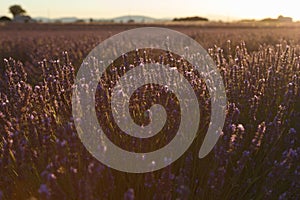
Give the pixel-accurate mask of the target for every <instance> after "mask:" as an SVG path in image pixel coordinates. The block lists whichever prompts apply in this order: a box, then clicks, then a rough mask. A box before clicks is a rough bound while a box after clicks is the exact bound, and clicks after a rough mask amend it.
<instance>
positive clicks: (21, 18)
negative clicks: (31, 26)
mask: <svg viewBox="0 0 300 200" xmlns="http://www.w3.org/2000/svg"><path fill="white" fill-rule="evenodd" d="M12 21H13V22H16V23H32V22H36V21H35V20H34V19H32V18H31V17H30V16H27V15H16V16H14V18H13V20H12Z"/></svg>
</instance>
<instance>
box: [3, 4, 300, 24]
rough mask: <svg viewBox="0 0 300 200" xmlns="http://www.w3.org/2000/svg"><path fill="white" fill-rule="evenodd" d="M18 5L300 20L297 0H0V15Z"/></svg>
mask: <svg viewBox="0 0 300 200" xmlns="http://www.w3.org/2000/svg"><path fill="white" fill-rule="evenodd" d="M13 4H19V5H21V6H22V7H23V8H24V9H25V10H26V11H27V13H28V14H29V15H31V16H33V17H38V16H39V17H40V16H43V17H50V18H56V17H73V16H76V17H79V18H91V17H92V18H111V17H117V16H122V15H146V16H151V17H156V18H166V17H168V18H172V17H183V16H196V15H198V16H204V17H208V18H209V19H221V20H224V21H226V20H232V19H241V18H242V19H244V18H250V19H253V18H255V19H261V18H265V17H273V18H275V17H277V16H278V15H280V14H282V15H284V16H290V17H293V18H294V20H300V6H298V5H299V1H298V0H285V1H279V0H247V1H246V0H184V1H183V0H144V1H142V0H47V1H46V0H0V16H1V15H9V12H8V8H9V6H10V5H13Z"/></svg>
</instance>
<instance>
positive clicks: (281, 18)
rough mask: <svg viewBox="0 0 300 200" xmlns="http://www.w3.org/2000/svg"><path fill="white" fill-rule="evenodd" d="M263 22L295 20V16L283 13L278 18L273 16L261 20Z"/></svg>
mask: <svg viewBox="0 0 300 200" xmlns="http://www.w3.org/2000/svg"><path fill="white" fill-rule="evenodd" d="M261 21H262V22H293V18H291V17H284V16H282V15H280V16H278V18H277V19H273V18H266V19H263V20H261Z"/></svg>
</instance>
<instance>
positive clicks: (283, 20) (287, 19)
mask: <svg viewBox="0 0 300 200" xmlns="http://www.w3.org/2000/svg"><path fill="white" fill-rule="evenodd" d="M277 20H278V21H279V22H293V18H291V17H284V16H282V15H280V16H279V17H278V18H277Z"/></svg>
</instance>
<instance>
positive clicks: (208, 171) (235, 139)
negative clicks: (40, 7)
mask: <svg viewBox="0 0 300 200" xmlns="http://www.w3.org/2000/svg"><path fill="white" fill-rule="evenodd" d="M143 26H145V25H141V24H140V25H139V24H102V25H101V24H93V25H85V24H77V25H75V24H66V25H60V24H26V25H22V24H7V25H0V59H1V60H0V133H1V134H0V199H87V200H88V199H126V200H133V199H136V200H138V199H178V200H179V199H180V200H181V199H182V200H185V199H280V200H283V199H300V165H299V163H300V136H299V133H300V123H299V122H300V27H297V26H292V27H280V26H279V27H277V26H274V27H273V26H263V27H253V26H247V25H228V26H225V25H222V26H221V25H218V26H217V25H197V26H192V25H181V24H173V25H172V24H168V25H158V24H153V25H151V26H163V27H165V28H170V29H174V30H177V31H179V32H182V33H184V34H187V35H188V36H190V37H191V38H193V39H194V40H196V41H197V42H199V44H201V45H202V46H203V47H204V48H205V49H206V50H207V52H208V54H209V55H210V56H211V58H212V59H213V60H214V62H215V64H216V66H217V67H218V69H219V71H220V73H221V75H222V77H223V80H224V85H225V89H226V95H227V100H228V102H227V108H226V119H225V124H224V127H223V131H222V135H221V137H220V139H219V141H218V143H217V145H216V146H215V147H214V149H213V151H211V152H210V153H209V155H207V156H206V157H205V158H203V159H199V158H198V151H199V148H200V147H201V144H202V141H203V138H204V136H205V134H206V131H207V128H208V123H209V119H210V100H209V99H210V98H209V97H210V96H209V93H208V90H207V88H206V85H205V82H204V81H203V79H202V78H201V76H200V74H199V73H197V71H196V70H195V69H194V66H192V65H191V64H190V63H188V62H187V61H186V60H184V59H183V58H182V57H180V56H178V55H174V54H172V53H170V52H164V51H159V50H157V51H155V50H153V51H151V50H149V49H137V50H135V51H132V52H128V53H127V54H124V55H123V56H121V57H119V58H118V59H117V60H116V61H115V62H114V64H113V65H111V66H109V68H108V69H107V70H106V72H105V76H103V77H102V78H101V80H100V81H99V87H97V91H96V94H95V96H96V99H97V102H96V111H97V115H98V120H99V123H100V125H101V126H102V127H103V129H104V130H105V133H106V134H107V136H108V137H109V138H110V139H111V140H112V141H113V142H114V143H115V144H117V145H118V146H121V147H122V148H123V149H126V150H128V151H140V152H143V151H151V150H154V149H157V148H161V147H162V146H164V145H165V144H167V143H168V142H170V140H172V138H173V137H174V134H175V133H176V130H177V129H178V124H179V123H180V116H179V115H178V113H177V111H178V110H179V104H178V100H177V99H176V96H175V95H174V94H172V93H171V92H170V91H169V90H168V89H167V88H166V87H164V86H160V85H146V86H145V87H142V88H140V89H139V90H137V91H136V92H135V93H134V95H133V97H132V98H131V100H132V101H131V104H130V111H131V114H132V116H133V118H134V120H135V122H136V123H137V124H139V125H143V124H147V123H149V115H144V113H145V111H146V110H147V109H148V107H147V105H149V104H151V103H153V101H154V102H156V103H159V104H161V105H163V106H164V107H165V108H166V112H167V114H168V120H167V123H168V124H167V126H166V127H165V128H164V129H163V132H162V133H160V134H159V137H158V136H155V137H153V138H150V139H149V140H148V141H144V142H145V144H142V143H141V141H139V140H132V138H130V137H129V136H126V135H125V134H122V132H121V130H120V129H119V128H118V127H117V126H116V123H114V119H113V118H112V114H111V108H110V104H109V102H110V97H111V89H112V88H113V87H114V86H115V84H116V82H117V81H118V80H119V79H120V77H122V76H123V75H124V73H126V72H127V71H128V70H130V69H132V68H134V67H136V66H138V65H141V64H146V63H160V64H165V65H169V66H170V67H172V68H176V69H177V70H178V71H179V72H180V73H181V74H182V75H184V77H186V79H187V80H188V81H189V83H190V84H191V85H192V87H193V89H194V91H195V93H196V95H197V98H198V101H199V102H200V111H201V120H200V122H199V130H198V133H197V138H196V139H195V140H194V142H193V144H192V145H191V146H190V148H189V149H188V151H187V152H185V153H184V154H183V156H181V157H180V159H178V160H177V161H175V162H174V163H173V164H172V165H169V166H168V167H166V168H163V169H161V170H158V171H155V172H149V173H144V174H133V173H125V172H120V171H117V170H114V169H111V168H109V167H107V166H105V165H103V164H102V163H100V162H99V161H98V160H96V159H95V158H94V157H93V156H92V155H91V154H90V153H89V152H88V151H87V150H86V148H85V147H84V146H83V144H82V143H81V141H80V139H79V137H78V134H77V131H76V129H75V125H74V120H78V119H74V118H73V116H72V107H71V97H72V86H73V84H74V80H75V76H76V73H77V71H78V69H79V67H80V65H81V63H82V61H83V59H84V58H85V57H86V56H87V55H88V53H89V52H90V51H91V50H92V49H93V48H94V47H96V46H97V45H98V43H100V42H101V41H103V40H105V39H107V38H108V37H110V36H112V35H114V34H117V33H119V32H122V31H125V30H129V29H132V28H136V27H143Z"/></svg>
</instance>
